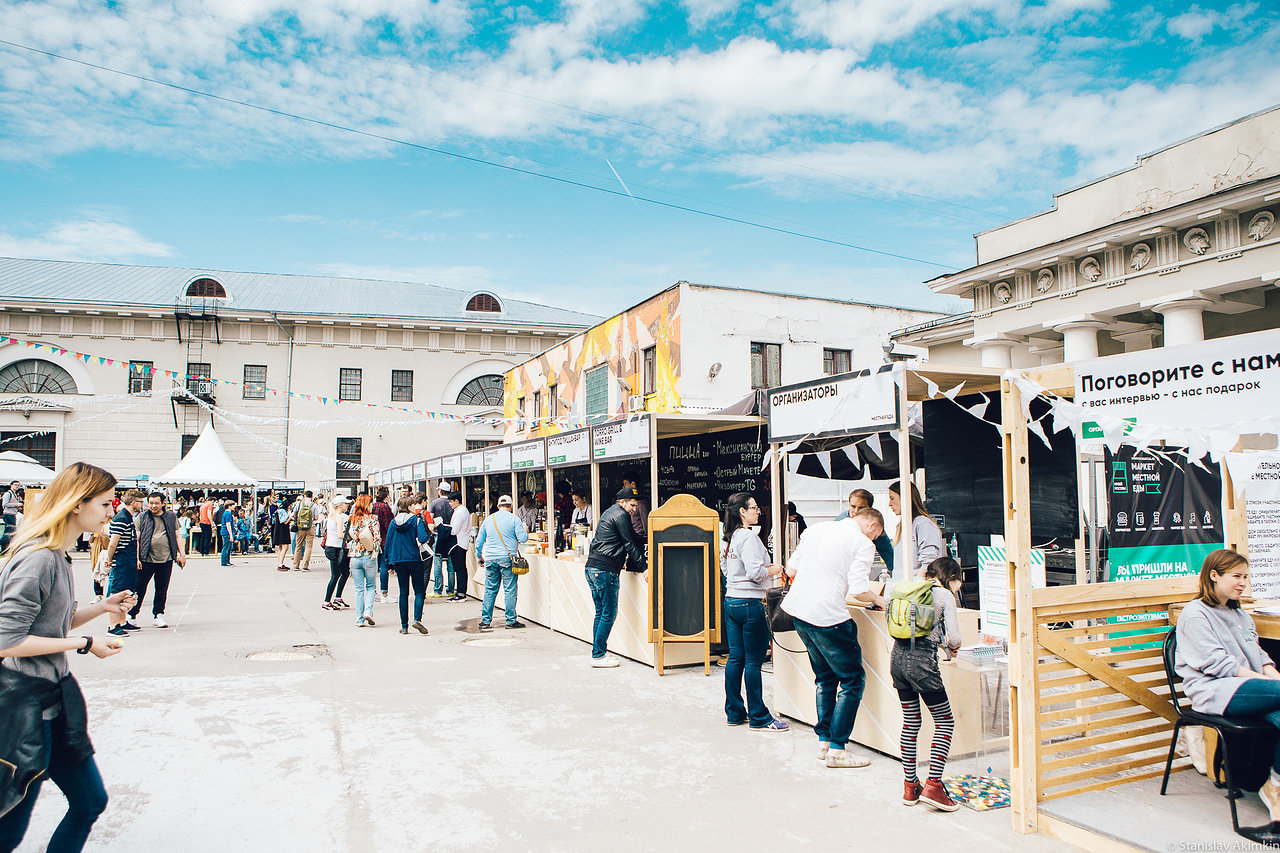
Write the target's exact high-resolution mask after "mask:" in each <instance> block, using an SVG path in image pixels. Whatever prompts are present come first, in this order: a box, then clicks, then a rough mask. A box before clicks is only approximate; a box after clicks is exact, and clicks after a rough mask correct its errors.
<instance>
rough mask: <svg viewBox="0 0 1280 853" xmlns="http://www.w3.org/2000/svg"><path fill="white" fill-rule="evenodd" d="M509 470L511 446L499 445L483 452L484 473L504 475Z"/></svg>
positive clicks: (487, 448)
mask: <svg viewBox="0 0 1280 853" xmlns="http://www.w3.org/2000/svg"><path fill="white" fill-rule="evenodd" d="M510 470H511V445H509V444H501V445H498V446H497V447H486V448H485V450H484V472H485V473H486V474H506V473H507V472H509V471H510Z"/></svg>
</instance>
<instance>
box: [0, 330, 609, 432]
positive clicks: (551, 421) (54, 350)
mask: <svg viewBox="0 0 1280 853" xmlns="http://www.w3.org/2000/svg"><path fill="white" fill-rule="evenodd" d="M7 345H13V346H20V347H24V348H27V349H31V350H33V351H35V352H40V353H49V354H51V355H55V356H69V357H71V358H75V359H78V360H80V361H83V362H84V363H85V364H90V363H91V362H92V361H94V360H95V359H96V360H97V362H98V365H99V366H100V367H119V368H122V369H125V370H129V371H131V374H130V378H131V379H132V378H134V377H135V376H136V377H138V378H142V377H147V378H150V379H153V380H154V379H155V377H157V376H160V377H165V378H168V379H172V380H173V382H174V385H175V387H174V389H173V390H174V391H183V390H185V389H188V388H190V386H191V383H193V382H208V383H210V384H212V385H226V386H228V387H232V388H240V387H243V386H244V383H243V382H239V381H237V380H234V379H219V378H217V377H213V376H204V375H201V374H192V373H183V372H179V371H176V370H166V369H164V368H159V367H155V366H154V365H152V364H147V363H139V362H133V363H132V364H133V365H136V367H133V366H131V363H130V362H128V361H125V360H121V359H113V358H108V357H106V356H101V355H94V354H92V353H85V352H77V351H75V350H68V349H65V348H63V347H58V346H53V345H52V344H44V343H39V342H37V341H32V340H26V339H22V338H15V337H13V336H12V335H0V346H7ZM263 391H264V393H267V394H270V395H271V396H272V397H279V396H286V397H290V398H293V399H299V400H306V401H308V402H314V403H319V404H320V405H322V406H343V407H346V408H357V407H358V408H382V409H387V410H388V411H393V412H404V413H405V414H409V415H417V416H420V417H422V418H425V419H427V420H429V421H452V422H461V423H473V424H484V425H488V426H505V425H508V424H514V425H515V426H516V428H517V429H519V430H523V429H525V428H526V427H537V426H558V427H561V428H565V429H571V428H574V427H581V426H585V425H586V419H585V418H584V417H575V416H571V415H559V416H556V417H553V418H552V417H547V418H542V417H540V418H524V417H516V418H507V417H490V416H480V415H459V414H455V413H453V412H442V411H434V410H429V409H413V408H409V407H406V406H391V405H383V404H379V403H367V402H362V401H359V400H340V399H338V398H336V397H329V396H324V395H320V394H310V393H306V392H303V391H290V390H284V389H280V388H264V389H263ZM95 396H96V395H95ZM193 396H194V395H193ZM394 423H397V424H403V423H404V421H395V422H394Z"/></svg>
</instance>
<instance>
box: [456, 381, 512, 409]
mask: <svg viewBox="0 0 1280 853" xmlns="http://www.w3.org/2000/svg"><path fill="white" fill-rule="evenodd" d="M458 405H459V406H501V405H502V377H501V376H498V375H497V374H492V373H491V374H489V375H488V376H477V377H476V378H475V379H472V380H471V381H470V382H468V383H467V384H466V385H463V386H462V390H461V391H459V392H458Z"/></svg>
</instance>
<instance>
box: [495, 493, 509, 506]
mask: <svg viewBox="0 0 1280 853" xmlns="http://www.w3.org/2000/svg"><path fill="white" fill-rule="evenodd" d="M498 506H511V495H503V496H502V497H500V498H498Z"/></svg>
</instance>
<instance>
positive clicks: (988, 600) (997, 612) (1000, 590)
mask: <svg viewBox="0 0 1280 853" xmlns="http://www.w3.org/2000/svg"><path fill="white" fill-rule="evenodd" d="M1044 585H1045V571H1044V551H1042V550H1040V549H1038V548H1033V549H1032V550H1031V588H1032V589H1043V588H1044ZM978 599H979V607H980V608H981V609H980V610H979V611H978V613H979V617H980V625H979V628H980V629H981V631H982V633H984V634H986V635H988V636H991V637H999V638H1000V639H1002V640H1007V639H1009V563H1008V561H1007V560H1006V559H1005V550H1004V548H1003V547H997V546H990V545H979V546H978Z"/></svg>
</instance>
